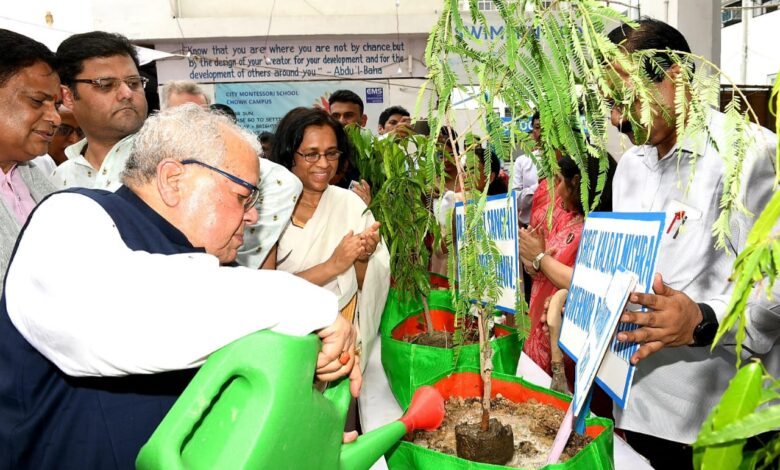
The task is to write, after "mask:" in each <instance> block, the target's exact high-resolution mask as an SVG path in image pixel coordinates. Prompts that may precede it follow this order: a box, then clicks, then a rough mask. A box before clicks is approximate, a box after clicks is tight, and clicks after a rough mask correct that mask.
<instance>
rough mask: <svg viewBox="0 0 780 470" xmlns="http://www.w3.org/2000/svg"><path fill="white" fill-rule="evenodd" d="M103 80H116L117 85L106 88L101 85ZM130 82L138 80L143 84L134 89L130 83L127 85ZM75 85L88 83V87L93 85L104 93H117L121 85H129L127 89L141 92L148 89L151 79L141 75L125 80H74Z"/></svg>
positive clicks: (103, 78)
mask: <svg viewBox="0 0 780 470" xmlns="http://www.w3.org/2000/svg"><path fill="white" fill-rule="evenodd" d="M102 80H116V82H114V83H115V85H114V86H112V87H111V88H104V85H103V84H102V83H101V81H102ZM128 80H138V81H139V82H140V83H141V87H140V88H133V87H132V86H130V84H129V83H127V81H128ZM73 83H86V84H88V85H92V86H93V87H95V88H97V89H98V90H100V91H102V92H106V93H109V92H112V91H116V89H117V88H119V87H120V86H121V85H120V83H124V84H125V85H127V88H129V89H130V90H131V91H141V90H145V89H146V85H147V84H148V83H149V79H148V78H146V77H142V76H141V75H133V76H131V77H125V78H119V77H97V78H74V79H73Z"/></svg>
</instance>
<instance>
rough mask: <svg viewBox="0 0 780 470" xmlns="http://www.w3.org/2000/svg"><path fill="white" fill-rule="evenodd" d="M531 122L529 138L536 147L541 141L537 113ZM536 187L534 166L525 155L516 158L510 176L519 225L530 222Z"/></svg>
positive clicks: (536, 178)
mask: <svg viewBox="0 0 780 470" xmlns="http://www.w3.org/2000/svg"><path fill="white" fill-rule="evenodd" d="M531 122H532V123H533V124H532V126H533V127H532V130H531V138H532V139H533V140H534V142H536V143H537V145H538V144H540V139H541V125H540V124H539V113H538V112H536V113H534V115H533V118H531ZM538 186H539V174H538V172H537V170H536V164H534V162H533V160H532V159H531V157H530V156H529V155H527V154H523V155H520V156H518V157H517V159H516V160H515V168H514V175H513V176H512V189H514V190H515V191H517V192H518V193H519V196H518V206H519V212H520V213H519V214H518V219H519V220H520V223H522V224H524V225H526V226H527V225H528V222H529V221H530V220H531V204H532V202H533V197H534V192H535V191H536V188H537V187H538Z"/></svg>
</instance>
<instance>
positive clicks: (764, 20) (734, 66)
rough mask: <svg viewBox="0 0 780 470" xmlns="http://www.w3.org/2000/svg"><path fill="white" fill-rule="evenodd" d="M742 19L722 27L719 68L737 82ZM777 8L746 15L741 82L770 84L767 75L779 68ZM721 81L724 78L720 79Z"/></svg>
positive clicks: (740, 59)
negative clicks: (745, 65) (761, 13)
mask: <svg viewBox="0 0 780 470" xmlns="http://www.w3.org/2000/svg"><path fill="white" fill-rule="evenodd" d="M742 27H743V26H742V23H737V24H734V25H731V26H726V27H725V28H723V29H722V36H721V47H722V52H721V55H722V59H721V62H722V68H723V71H724V72H725V73H726V74H727V75H728V76H729V77H730V78H731V79H732V80H733V81H735V82H737V83H739V82H740V81H741V80H740V74H741V71H742V57H743V47H742V45H743V42H742V37H743V36H742V34H743V32H742ZM778 37H780V10H778V11H773V12H772V13H766V14H764V15H761V16H755V17H751V18H749V19H748V56H747V76H746V80H745V83H739V84H741V85H771V84H772V83H773V81H772V79H771V77H772V76H773V75H776V74H777V72H778V70H780V47H778V40H777V38H778ZM723 81H725V80H723Z"/></svg>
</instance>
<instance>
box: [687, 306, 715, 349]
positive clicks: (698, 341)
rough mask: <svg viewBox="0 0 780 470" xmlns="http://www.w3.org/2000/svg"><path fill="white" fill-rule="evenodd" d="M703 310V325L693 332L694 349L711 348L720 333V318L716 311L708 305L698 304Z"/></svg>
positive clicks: (699, 325)
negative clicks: (716, 334) (716, 335)
mask: <svg viewBox="0 0 780 470" xmlns="http://www.w3.org/2000/svg"><path fill="white" fill-rule="evenodd" d="M696 305H698V306H699V310H701V316H702V319H701V323H699V324H698V325H696V328H695V329H694V330H693V344H691V346H692V347H701V346H709V345H710V344H712V341H713V340H714V339H715V333H717V332H718V318H717V317H716V316H715V311H714V310H713V309H712V307H710V306H709V305H707V304H696Z"/></svg>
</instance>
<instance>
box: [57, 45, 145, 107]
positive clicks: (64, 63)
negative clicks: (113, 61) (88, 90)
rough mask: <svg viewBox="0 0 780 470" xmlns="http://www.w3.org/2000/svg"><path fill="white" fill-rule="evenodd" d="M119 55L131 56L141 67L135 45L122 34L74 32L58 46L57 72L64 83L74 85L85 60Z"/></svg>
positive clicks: (137, 65)
mask: <svg viewBox="0 0 780 470" xmlns="http://www.w3.org/2000/svg"><path fill="white" fill-rule="evenodd" d="M117 55H125V56H128V57H130V59H132V60H133V63H134V64H135V67H136V68H140V64H139V62H138V53H137V52H136V50H135V46H133V45H132V44H131V43H130V41H129V40H128V39H127V38H126V37H124V36H122V35H121V34H114V33H107V32H105V31H91V32H89V33H82V34H74V35H73V36H71V37H69V38H67V39H66V40H64V41H62V43H60V47H58V48H57V61H58V62H59V66H58V68H57V72H58V73H59V74H60V81H61V82H62V84H63V85H65V86H68V87H72V86H73V83H74V82H73V80H74V79H75V78H76V75H78V74H80V73H81V72H82V71H83V70H84V61H85V60H87V59H92V58H95V57H113V56H117ZM89 78H97V77H89ZM74 91H75V90H74ZM74 95H75V92H74Z"/></svg>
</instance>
